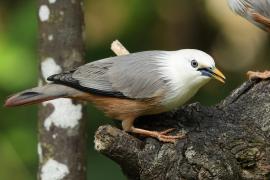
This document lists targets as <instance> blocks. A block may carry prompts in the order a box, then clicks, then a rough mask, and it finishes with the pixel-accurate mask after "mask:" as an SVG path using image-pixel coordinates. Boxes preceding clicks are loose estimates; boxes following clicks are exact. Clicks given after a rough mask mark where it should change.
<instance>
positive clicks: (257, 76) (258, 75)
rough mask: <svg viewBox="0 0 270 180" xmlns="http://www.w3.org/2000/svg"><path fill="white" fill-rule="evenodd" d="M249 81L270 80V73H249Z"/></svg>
mask: <svg viewBox="0 0 270 180" xmlns="http://www.w3.org/2000/svg"><path fill="white" fill-rule="evenodd" d="M247 76H248V79H250V80H253V79H268V78H270V71H264V72H256V71H248V72H247Z"/></svg>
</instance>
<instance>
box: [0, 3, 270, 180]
mask: <svg viewBox="0 0 270 180" xmlns="http://www.w3.org/2000/svg"><path fill="white" fill-rule="evenodd" d="M36 12H37V8H36V1H34V0H24V1H20V0H1V1H0V104H3V103H4V100H5V98H6V97H7V96H8V95H10V94H12V93H14V92H16V91H20V90H23V89H26V88H29V87H33V86H35V85H36V84H37V77H38V70H37V69H38V59H37V15H36V14H37V13H36ZM85 21H86V30H87V32H86V47H87V53H86V59H87V61H91V60H96V59H100V58H105V57H108V56H112V55H113V53H112V52H111V51H110V44H111V42H112V41H113V40H115V39H119V40H120V41H121V42H122V43H123V44H124V45H125V46H126V48H127V49H128V50H129V51H130V52H136V51H143V50H153V49H163V50H176V49H182V48H197V49H201V50H204V51H206V52H208V53H210V54H211V55H212V56H214V58H215V59H216V64H217V66H218V67H219V69H221V70H222V71H223V72H224V73H225V75H226V76H227V83H226V84H225V85H221V84H220V83H218V82H216V81H212V82H211V83H209V84H208V85H207V86H205V87H204V88H203V89H202V90H201V91H200V92H199V93H198V94H197V95H196V97H194V98H193V99H192V100H191V101H192V102H194V101H199V102H201V103H202V104H205V105H213V104H215V103H218V102H219V101H220V100H222V99H223V98H224V97H226V96H227V95H228V94H229V93H230V92H231V90H233V89H234V88H236V87H237V86H239V85H240V84H241V83H242V82H243V81H244V80H245V79H246V76H245V72H246V71H247V70H249V69H253V70H255V69H260V70H263V69H266V68H269V64H270V63H269V57H270V49H269V47H270V44H269V42H270V41H269V38H268V36H267V34H266V33H265V32H263V31H261V30H259V29H258V28H256V27H254V26H253V25H251V24H250V23H248V22H247V21H245V20H243V19H242V18H240V17H238V16H236V15H234V14H233V13H232V12H231V11H230V10H229V8H228V7H227V4H226V1H225V0H219V1H217V0H205V1H202V0H86V1H85ZM88 117H89V121H88V125H87V126H88V128H87V129H88V130H87V132H88V145H87V148H88V152H89V154H88V157H87V158H88V179H125V178H124V176H123V175H122V174H121V170H120V168H119V167H118V166H117V165H116V164H115V163H113V162H112V161H111V160H109V159H107V158H105V157H103V156H102V155H100V154H98V153H97V152H96V151H94V145H93V136H94V132H95V130H96V129H97V127H98V126H100V125H102V124H108V123H112V121H111V120H109V119H107V118H105V117H104V116H103V114H102V113H101V112H99V111H97V110H96V109H95V108H93V107H91V106H89V108H88ZM0 162H1V163H0V179H3V180H7V179H13V180H31V179H36V171H37V165H38V156H37V106H29V107H18V108H13V109H6V108H2V107H1V108H0Z"/></svg>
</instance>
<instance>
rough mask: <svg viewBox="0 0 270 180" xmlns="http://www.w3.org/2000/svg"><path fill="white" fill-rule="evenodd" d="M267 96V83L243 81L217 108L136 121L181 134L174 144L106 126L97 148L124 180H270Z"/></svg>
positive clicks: (192, 106) (97, 139) (269, 96)
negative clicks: (118, 168) (117, 166)
mask: <svg viewBox="0 0 270 180" xmlns="http://www.w3.org/2000/svg"><path fill="white" fill-rule="evenodd" d="M269 92H270V83H269V81H268V80H265V81H260V80H253V81H247V82H245V83H244V84H243V85H241V86H240V87H239V88H237V89H236V90H235V91H233V92H232V94H231V95H229V96H228V97H227V98H226V99H225V100H223V101H222V102H220V103H219V104H217V105H215V106H211V107H205V106H202V105H200V104H199V103H194V104H190V105H187V106H184V107H180V108H178V109H176V110H174V111H171V112H167V113H163V114H159V115H152V116H145V117H140V118H138V119H137V120H136V124H135V126H136V127H141V128H145V129H150V130H164V129H167V128H172V127H173V128H176V131H175V132H174V133H177V132H185V133H186V138H185V139H182V140H178V141H177V143H175V144H171V143H162V142H159V141H158V140H156V139H153V138H143V137H137V136H136V135H130V134H128V133H125V132H124V131H122V130H120V129H118V128H115V127H112V126H109V125H106V126H101V127H100V128H99V129H98V130H97V132H96V135H95V148H96V150H97V151H99V152H100V153H102V154H104V155H105V156H107V157H109V158H110V159H112V160H113V161H115V162H116V163H118V164H119V165H120V166H121V168H122V170H123V173H124V174H125V175H126V176H127V177H128V179H134V180H136V179H155V180H156V179H270V141H269V136H270V93H269Z"/></svg>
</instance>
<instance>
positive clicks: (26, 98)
mask: <svg viewBox="0 0 270 180" xmlns="http://www.w3.org/2000/svg"><path fill="white" fill-rule="evenodd" d="M76 93H78V91H77V90H75V89H73V88H70V87H67V86H64V85H60V84H48V85H45V86H42V87H36V88H32V89H28V90H25V91H22V92H19V93H17V94H15V95H13V96H11V97H9V98H8V99H7V100H6V102H5V105H4V106H5V107H14V106H21V105H29V104H36V103H40V102H44V101H48V100H52V99H56V98H61V97H72V96H73V95H74V94H76Z"/></svg>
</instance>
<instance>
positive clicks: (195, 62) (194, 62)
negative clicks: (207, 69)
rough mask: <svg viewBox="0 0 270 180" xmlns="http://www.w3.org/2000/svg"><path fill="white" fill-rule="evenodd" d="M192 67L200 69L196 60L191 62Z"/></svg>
mask: <svg viewBox="0 0 270 180" xmlns="http://www.w3.org/2000/svg"><path fill="white" fill-rule="evenodd" d="M191 66H192V67H194V68H196V67H198V62H197V61H196V60H192V61H191Z"/></svg>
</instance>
